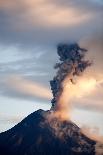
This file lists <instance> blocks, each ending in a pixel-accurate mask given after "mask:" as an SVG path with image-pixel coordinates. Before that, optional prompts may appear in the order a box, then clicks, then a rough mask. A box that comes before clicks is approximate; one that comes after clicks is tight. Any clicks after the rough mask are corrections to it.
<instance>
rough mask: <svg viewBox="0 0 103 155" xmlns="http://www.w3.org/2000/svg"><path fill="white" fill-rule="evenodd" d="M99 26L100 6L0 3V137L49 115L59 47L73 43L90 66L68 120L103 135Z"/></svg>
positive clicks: (76, 0)
mask: <svg viewBox="0 0 103 155" xmlns="http://www.w3.org/2000/svg"><path fill="white" fill-rule="evenodd" d="M102 25H103V1H102V0H15V1H14V0H0V132H2V131H5V130H7V129H9V128H11V127H13V126H14V125H15V124H17V123H18V122H19V121H20V120H22V119H23V118H24V117H25V116H27V115H28V114H30V113H31V112H34V111H35V110H37V109H45V110H46V109H50V107H51V103H50V100H51V98H52V95H51V91H50V85H49V81H50V80H51V79H52V78H53V76H54V75H55V70H54V68H53V66H54V65H55V63H56V62H57V61H58V60H59V58H58V55H57V53H56V52H57V51H56V48H57V44H58V43H72V42H77V43H78V44H80V46H81V47H84V48H86V49H87V50H88V53H87V55H86V57H87V58H88V59H89V60H91V61H92V62H93V64H92V66H91V67H90V68H88V69H87V70H86V72H85V73H84V74H83V76H82V77H80V80H79V78H78V80H77V84H76V85H75V88H73V90H74V91H73V93H74V94H73V98H72V99H71V104H72V108H71V109H72V110H71V119H72V120H74V121H75V122H76V123H77V124H78V125H80V126H84V125H87V126H89V127H94V128H95V127H97V128H99V129H100V132H101V131H102V130H103V28H102ZM102 134H103V132H102Z"/></svg>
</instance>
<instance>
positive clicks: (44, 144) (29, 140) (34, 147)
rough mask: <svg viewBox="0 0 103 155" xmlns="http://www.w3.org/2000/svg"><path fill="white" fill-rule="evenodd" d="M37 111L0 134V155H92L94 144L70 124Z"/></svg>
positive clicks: (76, 127)
mask: <svg viewBox="0 0 103 155" xmlns="http://www.w3.org/2000/svg"><path fill="white" fill-rule="evenodd" d="M49 113H50V111H43V110H38V111H36V112H34V113H32V114H30V115H29V116H28V117H26V118H25V119H24V120H22V121H21V122H20V123H19V124H17V125H16V126H15V127H13V128H12V129H10V130H8V131H6V132H3V133H1V134H0V155H75V154H81V155H94V154H95V147H94V146H95V143H96V142H95V141H93V140H91V139H89V138H87V137H86V136H85V135H84V134H82V133H81V131H80V128H79V127H78V126H77V125H75V124H74V123H73V122H71V121H60V120H59V119H57V118H52V119H51V120H50V121H48V119H47V118H48V114H49Z"/></svg>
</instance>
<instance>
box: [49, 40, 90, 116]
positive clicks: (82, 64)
mask: <svg viewBox="0 0 103 155" xmlns="http://www.w3.org/2000/svg"><path fill="white" fill-rule="evenodd" d="M86 52H87V50H86V49H83V48H80V47H79V45H78V44H76V43H74V44H69V45H68V44H59V45H58V47H57V53H58V55H59V57H60V61H61V62H60V63H57V64H56V65H55V69H58V70H57V74H56V76H55V77H54V78H53V80H51V81H50V85H51V90H52V93H53V97H54V98H53V99H52V101H51V102H52V108H53V109H54V110H56V111H58V112H59V113H60V115H64V116H65V115H66V113H68V111H67V109H68V97H67V95H68V96H70V94H71V91H72V90H71V89H70V88H69V87H68V84H69V83H70V82H71V83H72V84H74V77H75V76H80V75H81V73H83V72H84V70H85V69H86V68H87V67H88V66H91V62H90V61H89V60H85V59H84V57H85V53H86ZM65 98H66V100H65ZM62 113H63V114H62ZM64 116H63V117H64Z"/></svg>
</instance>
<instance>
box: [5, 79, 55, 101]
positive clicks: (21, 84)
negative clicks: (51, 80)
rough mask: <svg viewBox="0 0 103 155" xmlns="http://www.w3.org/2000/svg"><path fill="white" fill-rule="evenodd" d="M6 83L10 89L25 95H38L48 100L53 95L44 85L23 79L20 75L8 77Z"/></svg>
mask: <svg viewBox="0 0 103 155" xmlns="http://www.w3.org/2000/svg"><path fill="white" fill-rule="evenodd" d="M6 84H7V86H9V87H10V89H13V90H14V91H17V92H19V93H21V94H24V95H29V96H34V97H35V96H36V97H40V98H43V99H48V100H49V99H50V98H51V97H52V95H51V92H50V91H49V90H48V89H47V88H46V87H44V86H43V85H40V84H39V83H35V82H32V81H29V80H26V79H23V78H22V77H19V76H11V77H8V79H7V81H6Z"/></svg>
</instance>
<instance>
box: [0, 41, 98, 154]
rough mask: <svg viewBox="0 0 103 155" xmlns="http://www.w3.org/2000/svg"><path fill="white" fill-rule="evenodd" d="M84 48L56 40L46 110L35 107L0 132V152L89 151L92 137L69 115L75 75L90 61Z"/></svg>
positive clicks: (81, 71)
mask: <svg viewBox="0 0 103 155" xmlns="http://www.w3.org/2000/svg"><path fill="white" fill-rule="evenodd" d="M86 52H87V50H86V49H83V48H80V47H79V45H78V44H76V43H75V44H69V45H68V44H59V45H58V47H57V53H58V55H59V57H60V63H57V64H56V65H55V69H58V71H57V74H56V76H55V77H54V78H53V80H52V81H50V85H51V90H52V93H53V99H52V101H51V102H52V107H51V109H50V110H49V111H43V110H38V111H36V112H34V113H32V114H30V115H29V116H28V117H27V118H25V119H24V120H23V121H21V122H20V123H19V124H17V125H16V126H15V127H13V128H12V129H10V130H8V131H6V132H4V133H1V134H0V155H75V154H82V155H93V154H95V144H96V142H95V141H94V140H91V139H89V138H88V137H86V136H85V135H84V134H83V133H82V132H81V130H80V128H79V127H78V126H77V125H76V124H74V123H73V122H72V121H71V120H70V117H69V98H70V96H71V89H70V87H69V85H71V84H72V85H75V77H77V76H80V75H82V73H83V72H84V70H85V69H86V68H87V67H88V66H90V65H91V62H90V61H89V60H85V54H86Z"/></svg>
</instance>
